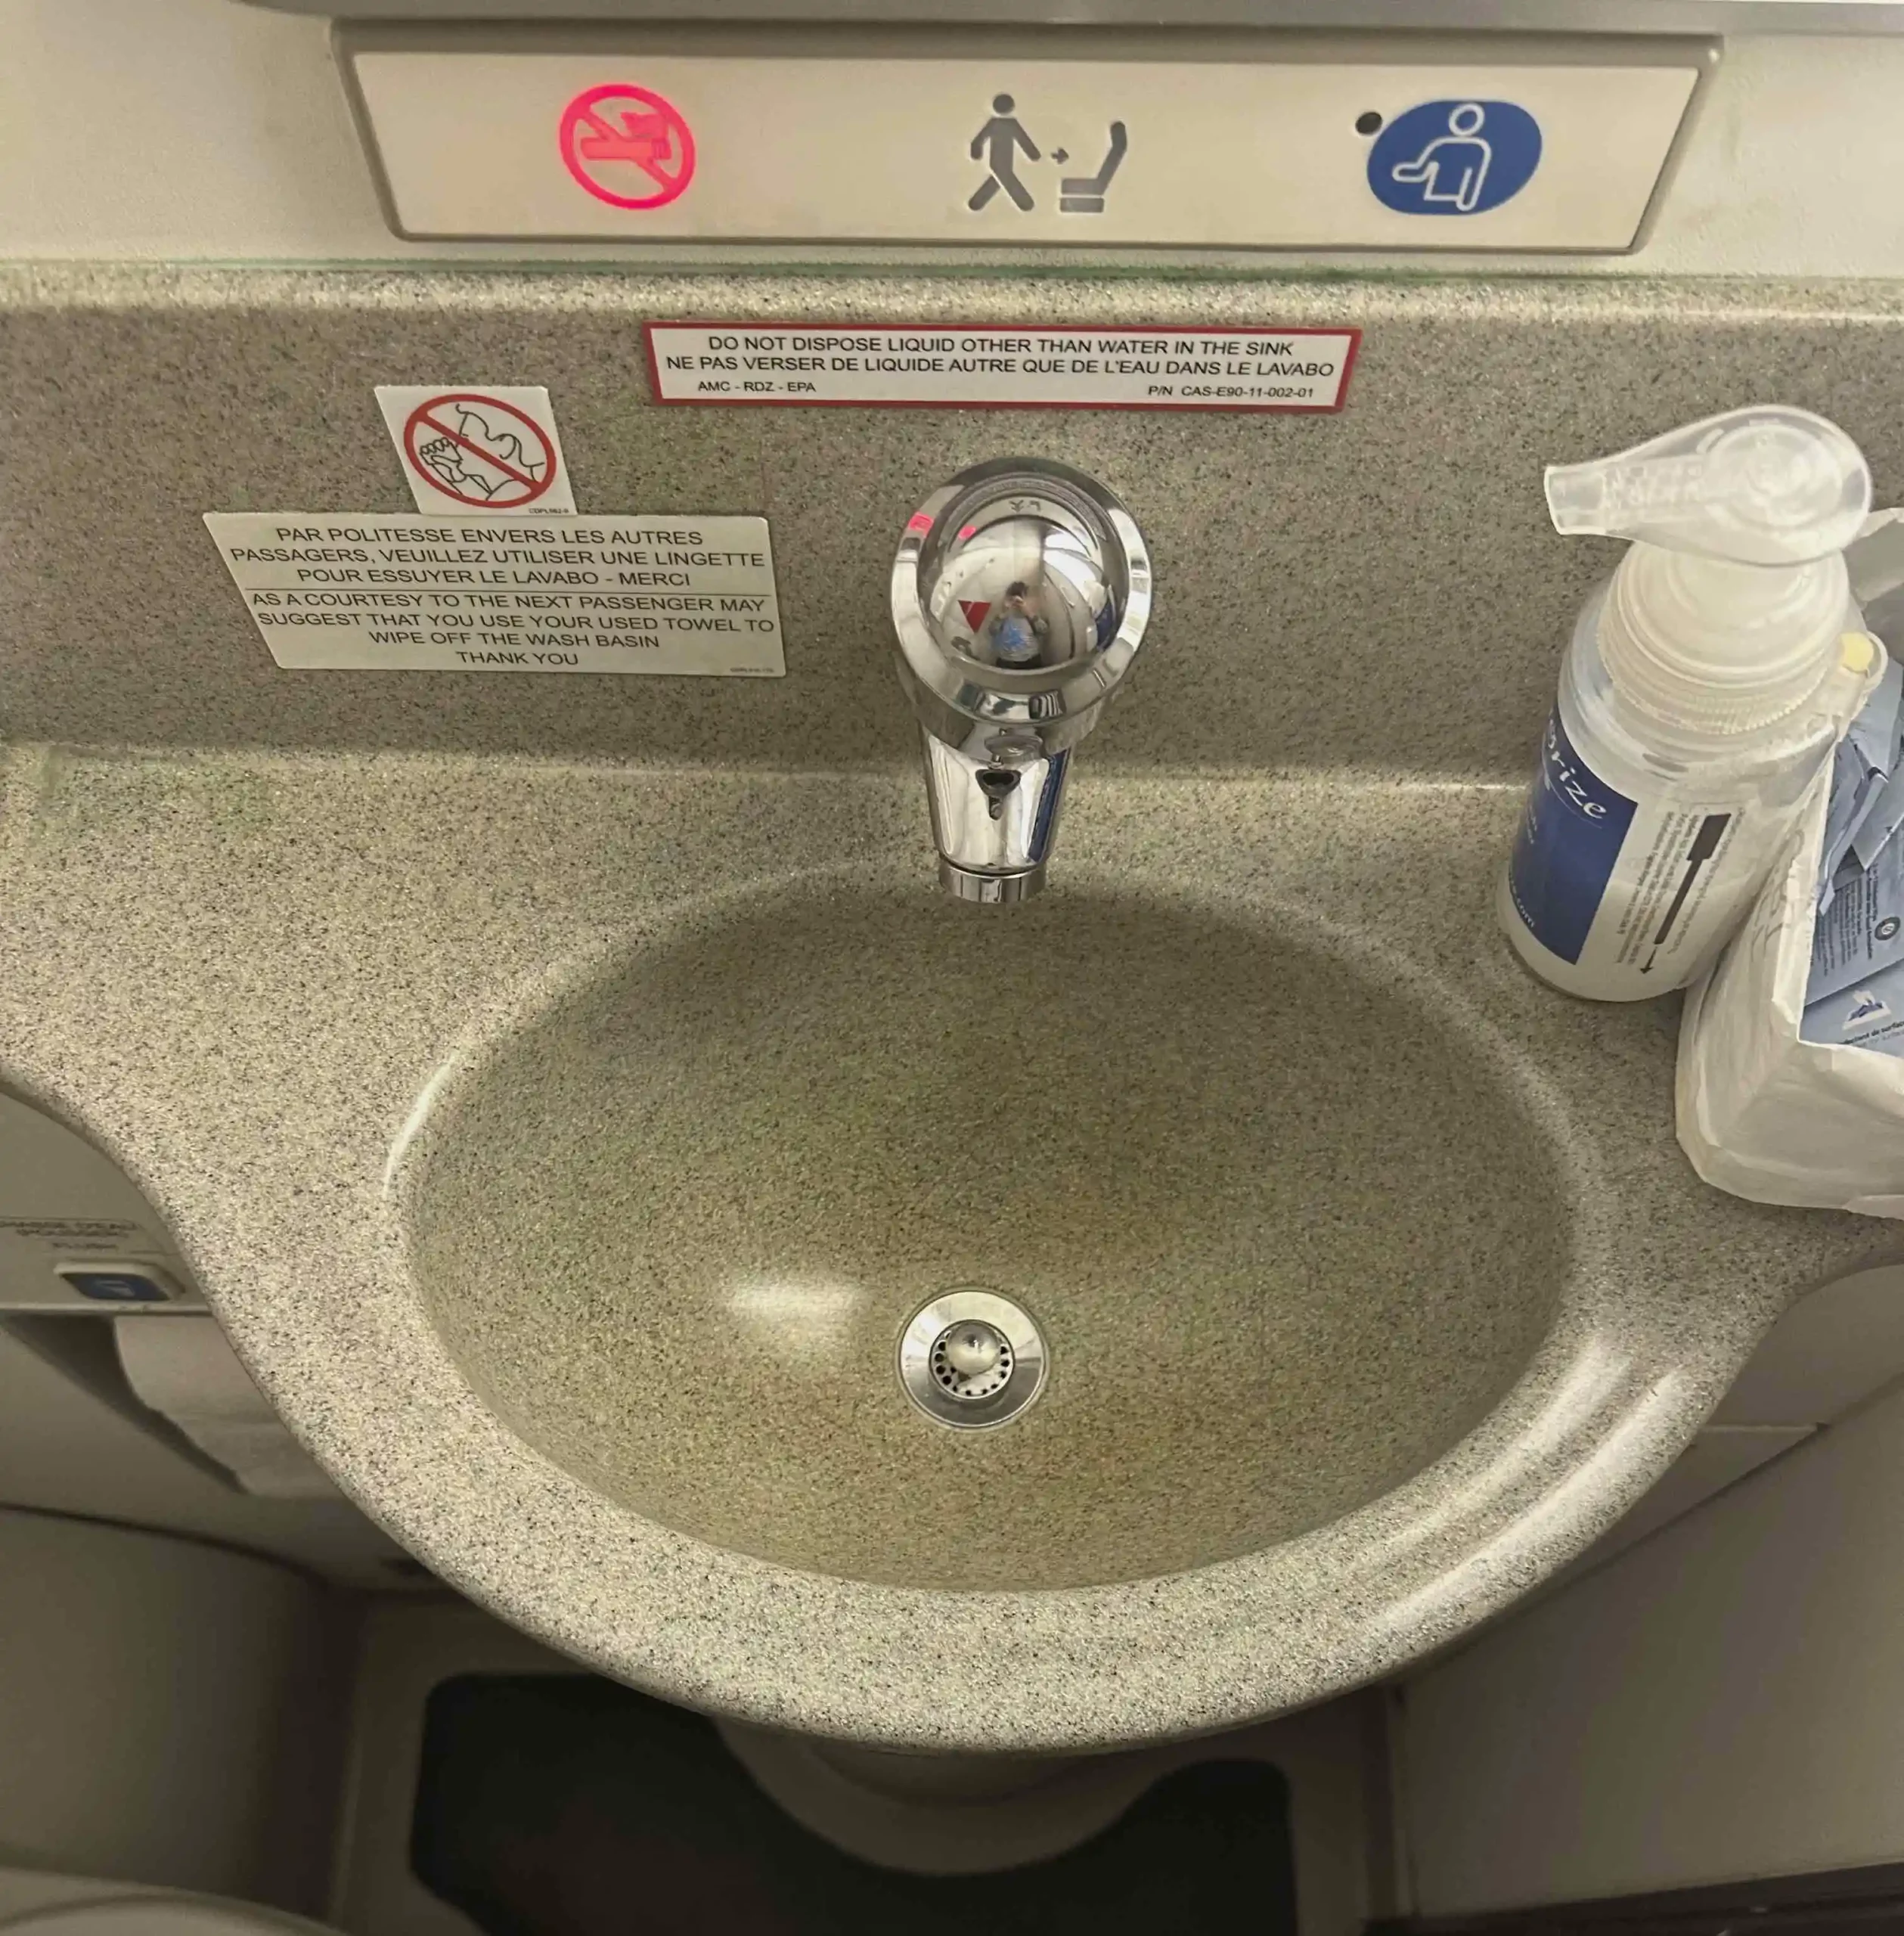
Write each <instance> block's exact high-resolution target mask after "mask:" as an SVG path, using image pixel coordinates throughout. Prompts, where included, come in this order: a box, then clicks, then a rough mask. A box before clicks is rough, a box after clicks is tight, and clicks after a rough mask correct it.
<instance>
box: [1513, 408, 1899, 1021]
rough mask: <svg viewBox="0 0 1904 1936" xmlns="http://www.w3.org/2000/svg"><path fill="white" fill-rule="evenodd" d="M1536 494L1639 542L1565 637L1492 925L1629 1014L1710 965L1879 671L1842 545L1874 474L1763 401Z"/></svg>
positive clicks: (1799, 414)
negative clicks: (1628, 1008)
mask: <svg viewBox="0 0 1904 1936" xmlns="http://www.w3.org/2000/svg"><path fill="white" fill-rule="evenodd" d="M1546 487H1547V507H1548V510H1549V513H1551V514H1552V518H1553V521H1554V527H1555V529H1556V530H1558V531H1560V532H1564V533H1568V534H1572V533H1575V532H1589V533H1594V534H1598V535H1602V536H1605V537H1611V538H1630V539H1632V540H1633V544H1632V545H1631V547H1630V549H1629V550H1628V551H1627V552H1626V556H1625V557H1623V558H1622V559H1621V560H1620V563H1619V565H1618V566H1617V568H1616V569H1615V570H1614V573H1613V575H1612V576H1611V578H1610V579H1607V580H1606V581H1605V582H1604V583H1602V585H1600V586H1599V588H1597V589H1596V590H1595V592H1594V593H1593V594H1592V597H1589V599H1588V600H1587V602H1586V605H1585V607H1583V609H1582V610H1581V613H1580V620H1579V622H1578V624H1577V625H1576V626H1575V628H1574V638H1573V642H1572V644H1571V646H1570V647H1568V653H1567V658H1566V662H1565V663H1564V665H1563V666H1562V668H1561V680H1560V693H1559V697H1558V700H1557V702H1556V703H1555V708H1554V712H1553V714H1552V717H1551V718H1550V719H1549V721H1548V724H1547V731H1546V737H1545V739H1544V740H1543V742H1542V745H1541V748H1540V758H1539V760H1538V762H1537V765H1536V768H1535V771H1534V777H1533V786H1532V787H1531V789H1530V791H1529V793H1528V797H1527V813H1526V815H1525V817H1524V819H1523V821H1522V822H1521V830H1520V833H1519V836H1518V838H1517V839H1516V840H1515V845H1514V852H1513V854H1512V857H1511V858H1510V859H1509V862H1508V865H1507V868H1506V872H1505V873H1504V874H1503V875H1502V880H1501V886H1500V894H1499V914H1500V918H1501V922H1502V926H1504V927H1505V928H1506V931H1507V935H1508V939H1509V940H1510V941H1511V942H1512V943H1513V944H1514V947H1515V951H1516V952H1517V953H1518V954H1519V955H1520V957H1521V960H1524V962H1526V963H1527V966H1529V967H1530V968H1531V969H1533V971H1534V972H1535V973H1537V974H1538V975H1540V976H1543V977H1545V979H1547V980H1548V981H1549V982H1552V983H1553V984H1554V985H1555V986H1556V987H1558V988H1564V989H1565V990H1567V991H1568V993H1569V994H1577V995H1585V996H1588V997H1592V999H1594V1000H1596V1001H1641V1000H1643V999H1644V998H1645V997H1648V996H1649V995H1657V994H1665V993H1666V992H1667V991H1668V990H1669V989H1672V988H1683V987H1684V986H1685V985H1686V984H1687V983H1688V982H1691V981H1693V980H1695V979H1696V978H1697V977H1698V976H1699V975H1701V973H1704V970H1706V969H1707V967H1709V966H1710V965H1711V963H1712V961H1713V957H1715V956H1716V954H1718V952H1719V949H1720V948H1722V947H1723V946H1724V945H1725V943H1726V940H1727V939H1728V938H1729V936H1730V935H1731V934H1732V931H1733V929H1735V927H1736V926H1738V923H1739V922H1740V921H1741V920H1742V919H1743V917H1744V914H1745V912H1746V910H1747V908H1748V907H1750V906H1751V902H1752V899H1753V897H1754V895H1756V893H1757V891H1758V889H1759V887H1760V885H1761V883H1763V880H1764V879H1765V876H1766V874H1767V873H1769V871H1770V869H1771V867H1772V864H1773V863H1774V861H1775V860H1776V859H1777V858H1778V855H1779V853H1780V851H1781V849H1782V847H1783V845H1784V844H1785V840H1786V839H1787V837H1788V834H1789V833H1790V832H1791V829H1792V827H1794V824H1795V823H1796V821H1797V818H1798V814H1799V811H1800V808H1801V806H1802V805H1803V802H1804V799H1805V797H1806V792H1807V790H1808V789H1809V787H1810V786H1811V784H1812V783H1813V780H1815V779H1816V777H1818V775H1819V772H1820V771H1821V770H1822V768H1824V767H1825V765H1827V763H1828V762H1829V760H1830V758H1831V749H1832V748H1833V747H1834V746H1836V745H1837V742H1838V740H1839V739H1840V737H1842V736H1843V734H1844V730H1845V728H1846V727H1847V724H1849V723H1850V720H1851V718H1852V715H1853V714H1854V713H1856V711H1857V710H1858V709H1859V706H1862V704H1863V703H1864V701H1865V697H1866V696H1867V694H1868V693H1869V692H1870V690H1871V687H1872V686H1873V685H1874V684H1875V683H1876V682H1877V680H1878V675H1880V674H1881V672H1883V670H1884V648H1883V647H1882V646H1881V645H1880V644H1878V641H1876V640H1875V639H1874V638H1871V637H1870V636H1869V635H1868V634H1867V633H1865V631H1863V630H1862V624H1863V620H1862V615H1861V614H1860V613H1859V610H1858V608H1857V607H1856V604H1855V603H1853V599H1852V596H1851V591H1850V581H1849V579H1848V578H1847V574H1846V570H1845V564H1844V555H1843V554H1844V548H1845V547H1846V546H1847V545H1848V544H1850V543H1851V541H1853V538H1856V536H1857V535H1858V532H1859V527H1860V526H1862V523H1863V522H1864V519H1865V513H1866V512H1867V511H1868V510H1869V509H1870V507H1871V473H1870V471H1869V470H1868V467H1866V465H1865V460H1864V457H1863V455H1862V453H1861V452H1860V451H1859V449H1858V447H1857V446H1856V445H1855V444H1854V443H1853V442H1852V441H1851V439H1850V438H1849V437H1847V436H1846V435H1845V434H1844V432H1843V431H1842V430H1840V429H1839V428H1838V427H1837V425H1836V424H1834V423H1828V422H1827V421H1826V420H1825V418H1823V417H1815V416H1813V414H1811V413H1810V412H1809V411H1803V410H1790V409H1785V408H1779V407H1776V406H1774V407H1771V408H1752V409H1745V410H1732V411H1726V413H1725V414H1723V416H1719V417H1707V419H1706V420H1704V422H1702V423H1694V424H1691V425H1688V427H1686V428H1685V429H1684V430H1675V431H1672V432H1670V433H1668V434H1667V436H1663V437H1656V438H1654V439H1653V440H1652V441H1651V442H1649V443H1644V444H1641V445H1637V446H1636V447H1635V448H1633V449H1632V450H1629V451H1620V453H1619V454H1618V455H1617V456H1614V457H1610V458H1602V459H1601V460H1600V461H1598V462H1596V463H1592V464H1564V465H1558V466H1551V467H1549V469H1548V470H1547V473H1546Z"/></svg>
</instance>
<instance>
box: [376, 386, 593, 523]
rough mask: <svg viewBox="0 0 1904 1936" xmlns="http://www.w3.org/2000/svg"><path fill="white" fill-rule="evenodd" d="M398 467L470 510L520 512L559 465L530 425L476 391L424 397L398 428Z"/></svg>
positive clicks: (536, 428)
mask: <svg viewBox="0 0 1904 1936" xmlns="http://www.w3.org/2000/svg"><path fill="white" fill-rule="evenodd" d="M402 445H403V457H404V461H405V463H406V464H408V465H409V466H410V467H411V470H414V472H415V473H417V476H419V477H420V478H421V479H423V482H425V483H426V485H428V486H429V489H431V490H433V491H436V492H440V493H441V494H442V495H443V496H445V497H446V498H454V499H455V501H457V503H458V504H468V505H470V506H472V507H473V508H474V509H476V510H482V511H513V510H521V509H522V508H523V506H524V505H526V504H534V503H535V501H536V500H537V499H538V498H541V497H542V496H544V495H545V494H546V493H547V491H548V489H549V486H550V485H551V484H553V483H554V482H555V480H556V476H557V472H558V470H560V459H559V458H557V455H556V453H555V446H554V445H553V444H551V443H550V441H549V439H548V436H547V433H545V432H544V430H543V428H542V427H541V424H539V423H537V422H536V420H535V418H534V417H531V416H529V414H527V413H526V411H520V410H518V409H517V408H516V406H515V405H513V403H505V402H503V400H502V399H501V397H496V396H484V395H483V393H482V392H481V391H480V390H448V391H445V392H444V393H443V394H442V396H432V397H426V398H425V399H423V402H421V403H420V404H418V405H417V407H416V408H415V409H414V410H413V411H411V413H410V414H409V416H408V417H407V418H406V419H405V423H404V426H403V439H402Z"/></svg>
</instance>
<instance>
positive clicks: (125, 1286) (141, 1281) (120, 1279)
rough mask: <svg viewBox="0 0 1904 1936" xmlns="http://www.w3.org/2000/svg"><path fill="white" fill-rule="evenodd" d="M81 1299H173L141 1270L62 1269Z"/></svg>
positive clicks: (108, 1301)
mask: <svg viewBox="0 0 1904 1936" xmlns="http://www.w3.org/2000/svg"><path fill="white" fill-rule="evenodd" d="M60 1276H61V1277H64V1279H65V1280H66V1281H67V1283H69V1284H70V1285H71V1286H73V1289H75V1290H76V1291H77V1292H79V1295H81V1296H82V1298H93V1299H95V1301H97V1302H99V1303H101V1304H169V1302H171V1300H170V1298H168V1297H167V1296H166V1293H165V1292H163V1291H162V1290H161V1289H160V1288H159V1286H157V1284H155V1283H153V1281H152V1280H151V1279H150V1277H147V1276H146V1275H145V1274H144V1272H143V1271H139V1270H63V1271H61V1272H60Z"/></svg>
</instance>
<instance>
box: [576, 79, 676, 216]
mask: <svg viewBox="0 0 1904 1936" xmlns="http://www.w3.org/2000/svg"><path fill="white" fill-rule="evenodd" d="M556 138H557V141H558V142H559V143H560V146H561V149H562V165H563V167H565V168H566V169H568V171H569V174H570V175H572V176H573V177H574V178H575V182H576V184H577V185H578V186H579V187H581V188H585V189H586V190H587V191H588V193H589V194H591V195H593V196H594V197H595V199H596V200H597V201H598V202H606V203H609V205H610V206H612V207H614V208H618V209H658V208H661V207H663V206H665V205H666V204H667V203H669V202H671V201H674V200H677V199H678V197H681V195H683V194H685V193H686V192H687V185H688V184H689V182H691V181H693V178H694V132H693V129H691V128H690V127H689V126H688V125H687V119H686V118H685V117H684V116H683V114H682V113H681V110H680V109H679V108H678V107H676V106H675V105H674V103H673V102H672V101H667V100H665V99H663V98H662V96H661V95H658V94H652V93H650V92H649V90H648V89H647V88H638V87H635V86H633V85H630V84H628V82H621V81H609V82H605V83H604V84H603V85H602V86H600V87H594V88H584V89H583V90H582V91H581V93H580V94H578V95H576V96H575V99H574V100H572V101H570V102H569V104H568V106H567V107H565V108H564V109H563V110H562V121H561V125H560V127H559V129H557V135H556Z"/></svg>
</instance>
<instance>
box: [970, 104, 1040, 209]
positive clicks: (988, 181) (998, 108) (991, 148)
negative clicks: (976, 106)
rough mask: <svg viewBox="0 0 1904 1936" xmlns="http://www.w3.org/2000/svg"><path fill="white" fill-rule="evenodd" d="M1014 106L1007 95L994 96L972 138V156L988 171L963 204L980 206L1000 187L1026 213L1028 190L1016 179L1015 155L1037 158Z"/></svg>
mask: <svg viewBox="0 0 1904 1936" xmlns="http://www.w3.org/2000/svg"><path fill="white" fill-rule="evenodd" d="M1016 105H1017V103H1016V102H1015V101H1013V100H1012V98H1011V96H1010V95H1008V94H1001V95H997V96H996V97H994V99H993V101H992V104H991V119H990V120H989V121H988V122H987V123H985V126H983V127H982V128H981V129H979V130H978V133H977V134H975V135H973V136H972V160H974V161H982V162H983V163H985V166H987V167H988V168H989V169H991V174H990V175H988V176H987V178H985V180H984V181H983V182H980V183H979V185H978V188H977V189H976V190H975V191H974V192H973V194H972V199H971V200H970V201H969V202H968V203H966V207H968V208H970V209H981V208H983V207H984V206H985V204H986V203H988V202H989V201H990V200H991V199H992V197H994V195H996V194H997V193H998V191H999V190H1000V189H1001V188H1003V190H1004V191H1005V192H1006V194H1008V195H1009V196H1010V197H1011V198H1012V200H1013V201H1015V202H1016V203H1017V204H1018V205H1019V207H1020V208H1021V209H1024V210H1025V212H1026V213H1028V214H1029V213H1030V212H1031V207H1032V201H1031V190H1030V189H1028V188H1026V187H1025V184H1024V183H1023V182H1021V181H1020V180H1019V178H1018V157H1019V153H1020V151H1021V150H1022V152H1023V154H1024V156H1025V160H1027V161H1037V160H1040V156H1039V154H1038V149H1037V143H1036V142H1035V141H1033V140H1032V138H1031V136H1030V135H1028V134H1027V133H1026V132H1025V129H1024V128H1023V126H1022V125H1021V124H1020V123H1019V119H1018V117H1017V116H1016V115H1015V114H1014V113H1012V109H1013V108H1014V107H1016Z"/></svg>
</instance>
